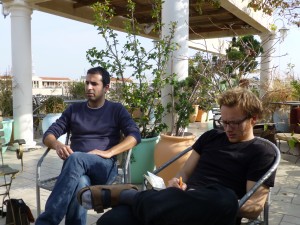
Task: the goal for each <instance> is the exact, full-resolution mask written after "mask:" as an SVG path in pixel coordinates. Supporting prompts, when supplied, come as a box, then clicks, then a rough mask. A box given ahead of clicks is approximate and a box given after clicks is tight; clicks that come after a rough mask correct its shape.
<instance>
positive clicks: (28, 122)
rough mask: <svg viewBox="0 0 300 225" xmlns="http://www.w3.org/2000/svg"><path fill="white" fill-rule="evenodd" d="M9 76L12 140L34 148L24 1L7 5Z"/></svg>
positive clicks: (28, 32) (28, 25)
mask: <svg viewBox="0 0 300 225" xmlns="http://www.w3.org/2000/svg"><path fill="white" fill-rule="evenodd" d="M9 11H10V13H11V16H10V17H11V45H12V46H11V48H12V75H13V111H14V115H13V116H14V139H25V141H26V146H25V147H27V148H30V147H34V146H35V144H36V143H35V142H34V141H33V115H32V59H31V55H32V54H31V14H32V9H31V8H30V7H29V5H28V4H27V2H26V1H25V0H14V1H12V2H10V4H9Z"/></svg>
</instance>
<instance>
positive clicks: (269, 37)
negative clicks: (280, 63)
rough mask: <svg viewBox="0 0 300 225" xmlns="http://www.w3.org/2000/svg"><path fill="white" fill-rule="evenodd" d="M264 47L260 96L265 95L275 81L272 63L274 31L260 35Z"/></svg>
mask: <svg viewBox="0 0 300 225" xmlns="http://www.w3.org/2000/svg"><path fill="white" fill-rule="evenodd" d="M260 38H261V43H262V47H263V50H264V53H263V54H262V56H261V65H260V87H259V90H260V93H259V95H260V97H262V96H264V95H265V93H266V92H267V90H268V89H269V88H270V87H272V83H273V75H274V74H273V72H274V68H273V63H272V54H273V53H274V51H275V49H274V40H275V34H274V33H264V34H262V35H260Z"/></svg>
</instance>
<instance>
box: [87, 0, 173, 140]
mask: <svg viewBox="0 0 300 225" xmlns="http://www.w3.org/2000/svg"><path fill="white" fill-rule="evenodd" d="M93 9H94V12H95V14H94V15H95V25H96V27H97V29H98V31H99V34H100V35H101V37H102V38H103V39H104V40H105V42H106V46H105V49H102V50H97V49H96V48H92V49H89V50H88V51H87V59H88V61H89V62H90V63H91V64H92V65H96V64H98V65H101V66H103V67H105V68H107V69H108V70H110V71H111V73H112V74H115V76H116V79H117V81H118V83H117V85H116V86H115V87H114V89H111V90H110V93H109V95H108V97H113V99H114V100H117V101H119V102H122V103H123V104H124V105H125V106H126V107H127V108H128V109H129V111H130V112H132V111H133V110H130V109H133V108H137V109H139V110H140V112H141V115H140V116H139V117H138V118H135V121H136V123H137V125H138V126H139V128H140V130H141V135H142V137H143V138H147V137H153V136H157V135H158V134H159V133H160V132H161V131H163V130H164V129H166V128H167V125H166V124H164V123H162V118H163V116H164V113H165V111H164V108H163V106H162V104H161V101H160V92H161V89H162V88H163V87H164V85H166V84H167V83H169V82H170V81H171V80H172V79H171V78H172V76H173V75H168V74H165V72H164V71H165V70H166V69H165V68H166V66H167V62H168V60H169V58H170V55H171V53H172V51H173V49H175V47H176V44H175V43H173V42H172V38H173V35H174V28H175V23H174V24H172V25H171V28H170V31H171V32H170V33H171V35H170V36H167V37H164V38H163V39H161V40H159V41H157V42H156V46H155V47H153V48H152V49H150V50H149V51H147V50H146V48H145V47H144V46H143V43H142V42H141V41H140V39H139V38H138V35H139V34H140V31H141V27H140V26H139V25H138V23H137V21H136V20H135V18H134V13H135V3H134V2H133V1H131V0H128V1H127V14H126V17H127V18H128V19H129V20H126V22H125V23H124V26H125V29H126V32H127V38H126V40H125V43H124V44H121V43H120V39H119V38H118V33H117V32H116V31H114V30H113V29H111V28H110V27H109V24H110V22H111V20H112V18H113V16H114V15H115V12H114V9H113V8H111V7H110V4H109V1H105V2H104V3H99V2H98V3H96V4H94V5H93ZM160 12H161V1H160V0H155V1H154V3H153V12H152V17H153V20H154V21H153V23H154V24H155V26H154V32H160V30H161V23H160V20H161V19H160ZM155 21H156V22H155ZM128 81H130V82H128ZM116 93H117V94H116ZM116 96H118V99H116V98H115V97H116Z"/></svg>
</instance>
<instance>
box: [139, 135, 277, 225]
mask: <svg viewBox="0 0 300 225" xmlns="http://www.w3.org/2000/svg"><path fill="white" fill-rule="evenodd" d="M257 138H259V139H260V140H262V141H263V142H264V143H265V144H266V145H268V146H270V147H271V148H272V149H273V150H274V152H275V154H276V158H275V160H274V162H273V165H272V166H271V168H270V169H269V170H268V171H267V172H266V173H265V174H264V175H263V176H262V177H261V178H260V179H259V180H258V181H257V182H256V183H255V185H254V186H253V187H252V188H251V189H250V190H249V191H248V192H247V193H246V194H245V195H244V196H243V197H242V198H241V199H240V201H239V208H241V207H242V206H243V205H244V204H245V202H246V201H247V200H248V199H249V198H250V197H251V196H252V195H253V193H254V192H255V191H256V190H257V189H258V188H259V187H260V186H261V185H262V184H263V183H264V181H266V179H268V178H269V177H270V176H271V175H272V173H274V171H275V170H276V169H277V167H278V165H279V162H280V158H281V156H280V151H279V149H278V147H277V146H276V145H275V144H274V143H272V142H271V141H269V140H267V139H264V138H261V137H257ZM191 150H192V147H188V148H187V149H185V150H183V151H182V152H181V153H179V154H178V155H177V156H175V157H174V158H172V159H171V160H169V161H167V162H166V163H164V164H163V165H162V166H161V167H159V168H157V169H156V170H154V171H153V172H152V173H153V174H158V173H159V172H160V171H162V170H163V169H165V168H166V167H167V166H169V165H170V164H172V163H173V162H175V161H176V160H177V159H179V158H180V157H182V156H183V155H185V154H186V153H187V152H189V151H191ZM148 186H149V185H148V183H147V180H146V179H145V180H144V185H143V189H144V190H145V189H146V188H148ZM270 195H271V192H269V195H268V198H267V200H266V202H265V205H264V210H263V212H262V215H261V216H260V217H259V218H257V219H256V220H251V221H250V220H249V222H248V223H247V224H248V225H254V224H264V225H268V224H269V204H270ZM243 224H244V223H243Z"/></svg>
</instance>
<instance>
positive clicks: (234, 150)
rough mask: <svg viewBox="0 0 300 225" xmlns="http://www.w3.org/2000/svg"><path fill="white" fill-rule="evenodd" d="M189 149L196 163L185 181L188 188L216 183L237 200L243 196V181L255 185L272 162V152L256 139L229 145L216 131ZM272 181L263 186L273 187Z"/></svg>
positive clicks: (273, 177) (222, 134) (222, 133)
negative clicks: (229, 189) (192, 151)
mask: <svg viewBox="0 0 300 225" xmlns="http://www.w3.org/2000/svg"><path fill="white" fill-rule="evenodd" d="M193 149H194V150H195V151H196V152H197V153H198V154H200V160H199V162H198V164H197V166H196V168H195V170H194V172H193V173H192V175H191V177H190V178H189V179H188V181H187V185H188V188H194V189H197V187H202V186H205V185H208V184H213V183H218V184H221V185H223V186H225V187H228V188H231V189H232V190H234V192H235V193H236V194H237V196H238V198H241V197H242V196H243V195H244V194H245V193H246V182H247V180H251V181H258V180H259V179H260V178H261V177H262V176H263V175H264V174H265V173H266V172H267V171H268V169H269V168H270V167H271V165H272V163H273V161H274V160H275V152H274V150H273V149H271V148H269V147H267V146H266V145H265V144H264V143H263V142H262V141H261V140H259V139H258V138H254V139H252V140H250V141H245V142H239V143H230V142H229V141H228V138H227V136H226V134H225V132H224V131H220V130H210V131H207V132H206V133H204V134H203V135H201V136H200V138H199V139H198V140H197V141H196V142H195V143H194V145H193ZM274 180H275V173H273V175H272V176H271V177H270V178H269V179H267V180H266V181H265V183H264V184H265V185H266V186H268V187H273V186H274Z"/></svg>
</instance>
